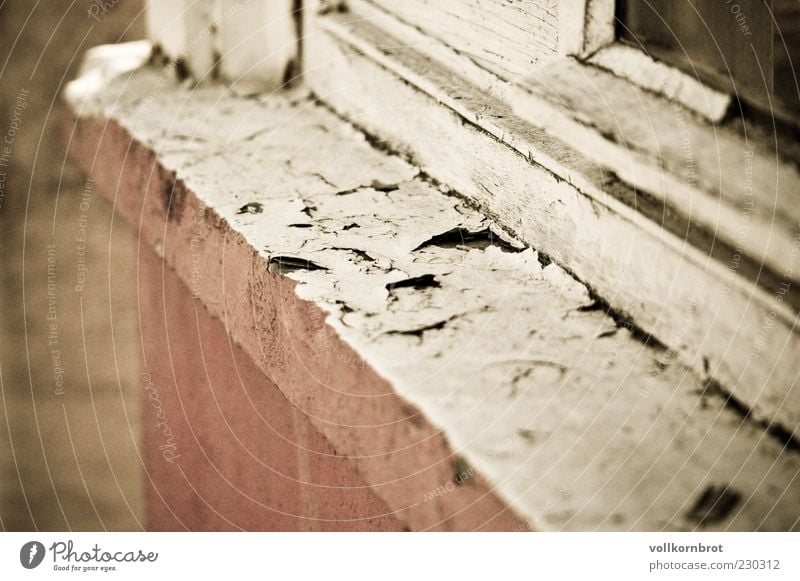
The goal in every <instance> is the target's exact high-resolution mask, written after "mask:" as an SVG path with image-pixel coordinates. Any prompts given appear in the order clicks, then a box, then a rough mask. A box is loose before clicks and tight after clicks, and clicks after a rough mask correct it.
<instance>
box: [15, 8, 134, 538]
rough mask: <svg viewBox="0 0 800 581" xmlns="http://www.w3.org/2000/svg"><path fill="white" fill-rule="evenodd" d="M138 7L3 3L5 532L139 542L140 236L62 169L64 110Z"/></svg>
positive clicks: (130, 28) (130, 33)
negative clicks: (92, 534) (65, 92)
mask: <svg viewBox="0 0 800 581" xmlns="http://www.w3.org/2000/svg"><path fill="white" fill-rule="evenodd" d="M142 4H143V3H142V2H141V1H139V0H47V1H45V2H42V1H41V0H36V1H32V0H5V1H3V0H0V46H2V51H0V55H2V67H0V102H2V107H1V108H0V112H1V113H2V117H0V252H1V253H2V257H1V258H0V261H1V262H0V263H1V264H2V273H1V274H0V276H2V286H3V288H2V291H0V321H2V331H0V394H1V395H2V398H0V529H2V530H8V531H13V530H139V529H142V528H143V522H142V514H143V513H142V504H143V502H142V495H143V493H142V473H143V472H142V462H141V459H140V457H139V452H138V449H137V442H138V432H139V402H138V371H137V367H138V347H137V345H136V338H135V337H136V330H137V315H136V309H135V306H134V304H133V301H134V300H135V298H134V297H135V282H136V281H135V275H134V272H133V271H132V270H130V269H129V265H132V264H135V260H134V259H133V253H134V251H135V248H134V244H135V240H134V234H133V232H132V230H131V229H130V228H129V227H128V226H127V225H126V224H124V223H123V222H121V221H120V220H119V219H115V218H114V217H113V214H112V209H111V204H110V203H109V202H107V201H106V200H105V199H104V198H102V197H101V196H100V195H99V194H96V193H95V192H94V190H93V184H92V182H90V181H87V179H86V178H85V177H84V176H83V175H82V174H81V173H80V172H79V171H77V169H76V168H75V167H74V166H73V165H72V164H71V163H70V162H69V160H67V159H66V157H65V151H64V146H63V144H64V142H65V136H64V129H63V125H64V124H63V121H64V107H63V105H62V102H61V99H60V94H61V91H62V89H63V87H64V84H65V83H66V82H68V81H69V80H70V79H71V78H74V76H75V75H76V73H77V68H78V67H79V65H80V61H81V56H82V54H83V52H84V51H85V50H87V49H88V48H91V47H92V46H95V45H98V44H103V43H114V42H122V41H127V40H136V39H140V38H143V37H144V19H143V17H142V15H141V10H142ZM93 5H94V8H93V7H92V6H93ZM112 313H113V317H112Z"/></svg>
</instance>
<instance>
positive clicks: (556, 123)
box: [305, 0, 800, 431]
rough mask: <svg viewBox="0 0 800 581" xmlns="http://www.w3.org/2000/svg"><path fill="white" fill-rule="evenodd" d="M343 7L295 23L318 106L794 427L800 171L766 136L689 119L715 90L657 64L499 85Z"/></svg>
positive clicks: (370, 12) (712, 105) (419, 37)
mask: <svg viewBox="0 0 800 581" xmlns="http://www.w3.org/2000/svg"><path fill="white" fill-rule="evenodd" d="M350 8H351V12H350V13H346V14H329V15H325V16H321V17H319V18H318V19H315V20H314V21H313V22H311V23H310V24H309V26H308V30H309V31H310V32H309V34H308V36H307V39H308V42H307V46H306V50H305V54H306V63H305V74H306V80H307V82H308V83H309V84H310V86H311V87H312V89H313V90H314V91H315V93H316V96H317V97H318V98H320V99H321V100H322V101H324V102H326V103H328V104H329V106H331V107H332V108H333V109H334V110H336V111H337V112H339V113H340V114H341V115H343V116H345V117H347V118H348V119H351V120H352V121H353V122H354V123H356V124H357V125H359V126H360V127H363V128H364V129H365V130H366V131H368V132H369V133H371V134H373V135H374V136H375V137H376V138H377V139H380V140H382V141H385V142H386V143H387V146H388V147H391V148H394V149H395V150H397V151H402V152H404V153H405V154H406V155H408V156H409V158H410V159H412V160H414V161H415V162H416V163H418V164H420V166H421V167H422V169H423V170H424V171H426V172H427V173H428V174H430V175H432V176H433V177H434V178H436V179H437V180H439V181H441V182H443V183H445V184H447V185H448V186H450V187H452V188H453V189H455V190H457V191H459V192H460V193H461V194H462V195H464V196H466V197H467V198H468V199H470V200H471V201H472V202H473V203H475V204H477V205H478V206H479V207H481V208H482V209H484V210H485V211H486V212H488V213H489V214H490V215H491V216H493V217H494V218H495V219H497V220H498V221H499V223H500V224H502V225H503V226H504V227H505V228H507V229H508V230H509V231H511V232H513V233H514V234H515V235H517V236H519V237H520V238H521V239H522V240H524V241H525V242H527V243H529V244H531V245H533V246H534V247H537V248H538V249H540V250H541V251H543V252H545V253H546V254H548V255H550V256H551V257H552V258H553V259H554V260H556V261H557V262H559V263H560V264H562V265H563V266H565V267H566V268H567V269H569V270H570V271H571V272H573V273H574V274H575V275H576V276H578V277H579V278H580V279H581V280H582V281H583V282H585V283H586V284H587V285H589V286H590V287H591V288H593V290H594V291H595V292H596V293H597V294H598V295H600V296H601V297H603V298H604V299H606V300H607V301H608V302H609V303H611V305H612V306H613V307H614V308H615V309H617V311H618V312H621V313H623V314H624V315H626V316H629V317H630V318H632V319H633V321H634V322H635V323H636V324H637V325H638V326H640V327H641V328H643V329H644V330H645V331H646V332H648V333H652V334H653V335H654V336H655V337H657V338H658V339H660V340H661V341H663V342H664V343H665V344H666V345H667V346H668V347H669V348H671V349H674V350H675V351H676V352H677V353H679V354H680V355H681V357H683V358H685V360H686V361H687V362H689V364H690V365H691V366H692V367H693V368H694V369H696V370H698V371H699V372H701V373H706V374H708V375H709V376H710V377H712V378H714V379H715V380H719V381H720V382H721V383H723V384H724V385H729V386H734V390H735V393H737V394H739V396H740V397H741V399H742V400H743V401H744V402H746V404H747V406H748V407H750V409H752V410H753V413H755V414H756V415H757V416H761V417H762V418H764V419H765V420H766V421H772V420H773V419H775V418H778V417H780V418H782V421H781V423H783V425H785V426H787V429H789V431H793V430H794V431H796V430H797V429H798V426H800V406H798V405H797V404H795V403H794V401H796V400H795V399H794V398H792V397H791V396H790V393H791V392H792V390H794V389H795V388H794V385H795V382H794V378H795V377H796V373H797V362H796V361H794V360H793V359H792V360H790V359H789V358H788V356H787V355H786V354H787V353H788V351H787V349H786V348H785V347H784V345H787V344H789V345H793V346H797V345H800V338H798V335H797V333H796V331H795V325H794V320H795V317H796V315H797V312H798V307H800V293H798V291H797V288H798V285H797V282H798V281H800V252H798V251H797V248H798V243H797V240H798V238H797V233H796V229H797V226H798V222H800V210H798V207H797V206H796V204H793V203H792V196H791V194H792V192H794V191H796V190H798V189H800V175H798V171H797V168H796V167H795V166H794V165H793V164H789V163H784V162H783V161H782V160H780V159H778V160H776V159H775V154H774V151H773V150H772V149H771V145H770V144H769V143H768V140H766V139H757V138H754V137H753V136H750V139H749V140H745V139H744V137H743V136H742V135H741V134H740V133H739V132H737V131H736V130H735V129H734V128H732V127H729V126H728V125H727V124H725V123H723V124H714V123H710V122H709V121H708V120H707V119H705V118H703V117H701V116H700V115H698V114H697V113H696V110H697V109H703V108H705V110H706V111H707V112H710V113H709V114H710V115H713V116H718V115H719V114H720V111H723V110H724V108H725V107H726V102H727V101H726V99H725V96H724V95H720V94H716V93H713V92H709V91H708V90H707V89H706V88H705V87H702V86H699V85H691V83H689V82H688V81H687V79H686V78H684V77H681V76H679V75H674V76H673V75H672V71H671V70H669V69H662V68H661V67H660V66H659V65H658V63H653V66H654V67H655V68H656V69H657V72H658V74H656V75H651V76H650V77H648V79H649V80H648V82H649V83H650V86H651V89H648V90H645V89H642V88H641V87H640V86H638V85H637V84H635V83H634V82H631V81H630V80H628V79H626V78H623V77H621V76H619V75H618V74H613V73H610V72H608V71H607V70H603V69H601V68H600V67H598V66H597V65H596V64H594V63H592V64H584V63H580V62H578V61H576V60H574V59H571V58H562V59H560V60H557V59H551V60H550V61H549V62H546V63H543V64H541V65H539V66H538V67H537V68H536V71H535V74H532V75H531V76H529V77H528V78H525V79H519V80H517V81H516V82H514V83H510V82H507V81H504V80H502V79H500V78H498V77H497V76H495V75H493V74H492V73H491V72H489V71H488V70H486V69H485V68H483V67H481V66H480V65H479V64H478V63H477V62H475V61H473V60H472V59H471V58H469V57H468V56H465V55H463V54H461V53H459V52H458V51H456V50H453V49H452V48H450V47H448V46H447V45H446V44H445V43H443V42H441V41H439V40H437V39H434V38H431V37H430V36H427V35H426V34H424V33H422V32H421V31H420V30H418V29H416V28H415V27H413V26H409V25H407V24H404V23H402V22H399V21H398V20H397V19H396V18H394V17H393V16H392V15H391V14H388V13H386V12H384V11H382V10H379V9H377V8H375V6H374V5H372V4H371V3H369V2H364V1H363V0H351V2H350ZM616 50H617V49H616V48H614V49H613V51H616ZM611 54H613V53H603V52H602V51H601V55H600V56H599V57H598V58H599V59H600V60H601V61H602V60H603V59H604V58H606V57H605V55H611ZM636 58H638V57H636ZM659 75H661V76H659ZM664 86H666V90H667V91H669V90H674V91H675V93H676V99H675V100H669V99H666V98H664V97H662V96H659V95H658V94H657V91H656V90H657V89H658V88H659V87H664ZM698 99H700V101H698ZM703 100H706V101H707V103H706V105H708V106H706V105H703V106H701V105H702V103H703ZM681 101H684V102H687V103H690V102H691V103H693V104H694V108H690V107H687V106H684V105H683V104H682V103H681ZM420 136H425V137H424V138H421V137H420ZM445 144H446V145H445ZM719 297H724V300H720V299H719ZM698 301H699V302H700V303H701V304H704V305H708V304H711V306H710V307H709V306H704V307H702V308H701V307H699V306H698ZM687 309H688V312H689V314H687ZM776 317H777V319H776ZM773 319H776V320H777V324H776V325H772V324H771V323H770V327H769V332H768V333H766V341H767V342H769V343H770V345H772V347H770V348H765V347H764V340H765V338H764V335H765V331H764V330H763V325H764V321H765V320H769V321H772V320H773ZM759 337H760V338H759ZM793 348H794V347H792V349H793ZM775 370H780V371H779V372H778V373H780V374H781V377H777V376H776V375H775V373H776V371H775ZM767 393H770V394H771V395H766V394H767ZM767 418H770V419H769V420H767Z"/></svg>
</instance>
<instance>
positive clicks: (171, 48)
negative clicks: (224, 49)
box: [147, 0, 216, 80]
mask: <svg viewBox="0 0 800 581" xmlns="http://www.w3.org/2000/svg"><path fill="white" fill-rule="evenodd" d="M215 4H216V0H150V2H149V3H148V5H147V29H148V35H149V37H150V39H152V40H153V42H154V43H155V44H156V46H157V47H158V48H159V49H160V50H161V52H162V53H163V54H164V56H166V57H167V58H168V59H170V60H172V61H173V63H176V66H177V72H178V76H179V77H183V76H189V75H191V76H193V77H194V78H195V79H198V80H206V79H208V78H209V77H210V76H211V74H212V70H213V67H214V61H215V55H214V52H215V49H214V42H215V38H214V37H215V35H214V27H213V13H214V7H215Z"/></svg>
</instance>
